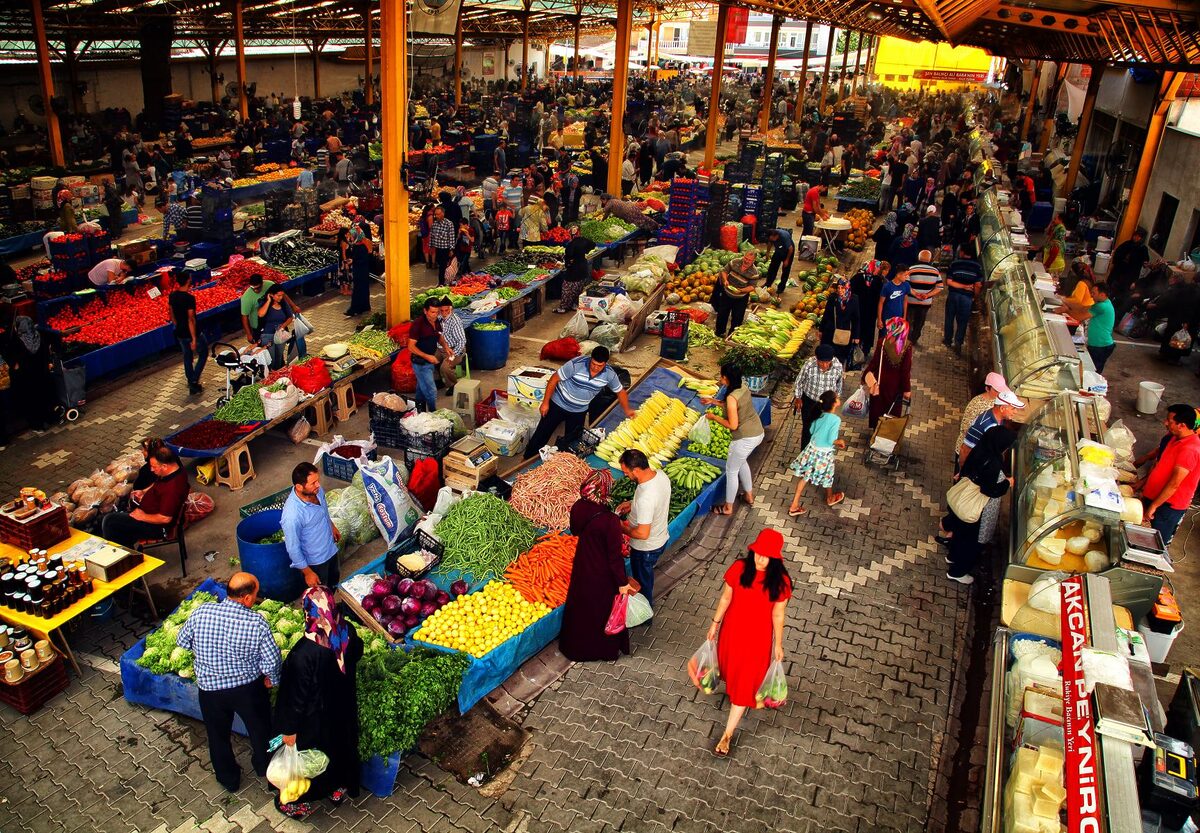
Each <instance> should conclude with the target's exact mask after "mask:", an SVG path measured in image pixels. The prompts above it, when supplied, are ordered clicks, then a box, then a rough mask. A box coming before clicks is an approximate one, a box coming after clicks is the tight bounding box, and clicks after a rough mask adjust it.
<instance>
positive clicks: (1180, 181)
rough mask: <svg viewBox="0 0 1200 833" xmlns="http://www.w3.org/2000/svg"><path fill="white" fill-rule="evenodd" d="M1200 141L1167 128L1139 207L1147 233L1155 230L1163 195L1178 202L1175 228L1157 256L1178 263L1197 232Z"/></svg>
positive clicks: (1179, 131) (1141, 220)
mask: <svg viewBox="0 0 1200 833" xmlns="http://www.w3.org/2000/svg"><path fill="white" fill-rule="evenodd" d="M1198 171H1200V138H1197V137H1196V136H1193V135H1191V134H1188V133H1185V132H1183V131H1181V130H1176V129H1174V128H1167V130H1166V132H1165V133H1164V135H1163V140H1162V145H1161V146H1160V147H1159V151H1158V158H1157V159H1156V160H1155V163H1154V171H1153V173H1151V175H1150V184H1149V187H1148V188H1147V189H1146V200H1145V202H1144V203H1142V213H1141V219H1140V225H1141V226H1142V227H1143V228H1145V229H1146V230H1147V231H1149V230H1151V229H1153V228H1154V221H1155V218H1156V217H1157V216H1158V210H1159V205H1160V203H1161V202H1162V196H1163V194H1164V193H1167V194H1170V195H1171V196H1173V197H1175V198H1176V199H1178V200H1179V208H1178V210H1177V211H1176V212H1175V224H1174V226H1173V227H1172V228H1171V234H1170V235H1169V236H1168V238H1167V242H1166V245H1165V246H1164V248H1163V250H1162V251H1161V252H1159V254H1161V255H1162V256H1163V257H1166V258H1169V259H1171V260H1178V259H1180V258H1181V257H1183V256H1185V255H1186V254H1187V249H1188V245H1189V244H1190V242H1191V240H1192V237H1193V236H1194V234H1195V231H1196V222H1197V219H1196V218H1197V216H1198V215H1197V212H1198V211H1200V187H1197V186H1198V185H1200V183H1197V181H1196V180H1197V177H1198V174H1197V172H1198Z"/></svg>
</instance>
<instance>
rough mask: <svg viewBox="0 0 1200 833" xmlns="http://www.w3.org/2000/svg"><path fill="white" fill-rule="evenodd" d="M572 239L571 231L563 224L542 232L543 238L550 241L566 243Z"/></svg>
mask: <svg viewBox="0 0 1200 833" xmlns="http://www.w3.org/2000/svg"><path fill="white" fill-rule="evenodd" d="M570 239H571V233H570V232H569V231H567V230H566V229H565V228H563V227H562V226H555V227H554V228H552V229H546V230H545V231H543V232H542V240H544V241H546V242H549V243H566V242H567V241H569V240H570Z"/></svg>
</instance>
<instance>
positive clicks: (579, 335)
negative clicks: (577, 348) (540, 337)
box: [558, 310, 590, 341]
mask: <svg viewBox="0 0 1200 833" xmlns="http://www.w3.org/2000/svg"><path fill="white" fill-rule="evenodd" d="M589 329H590V328H589V327H588V320H587V316H585V315H584V314H583V311H582V310H576V311H575V314H574V315H572V316H571V320H570V321H568V322H567V324H566V326H565V327H563V328H562V330H561V331H559V334H558V337H559V338H573V339H575V340H576V341H583V340H584V339H586V338H587V337H588V330H589Z"/></svg>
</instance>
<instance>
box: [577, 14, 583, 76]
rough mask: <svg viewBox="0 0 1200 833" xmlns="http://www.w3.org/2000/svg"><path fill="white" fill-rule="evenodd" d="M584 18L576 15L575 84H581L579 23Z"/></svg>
mask: <svg viewBox="0 0 1200 833" xmlns="http://www.w3.org/2000/svg"><path fill="white" fill-rule="evenodd" d="M582 19H583V18H582V17H581V16H580V15H575V82H576V83H579V23H580V21H581V20H582Z"/></svg>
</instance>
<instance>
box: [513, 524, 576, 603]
mask: <svg viewBox="0 0 1200 833" xmlns="http://www.w3.org/2000/svg"><path fill="white" fill-rule="evenodd" d="M578 540H579V539H577V538H576V537H575V536H574V535H564V534H563V533H561V532H548V533H546V534H545V535H543V536H542V537H541V538H539V539H538V541H537V543H536V544H534V545H533V547H532V548H531V549H530V550H529V552H527V553H525V554H523V555H521V556H519V557H518V558H517V560H516V561H514V562H512V563H511V564H509V565H508V569H506V570H505V571H504V578H505V580H507V581H508V583H509V584H511V585H512V586H513V587H515V588H517V590H518V591H520V593H521V595H522V596H524V597H525V600H526V601H528V602H541V603H542V604H544V605H547V606H549V607H558V606H559V605H561V604H563V603H565V602H566V601H567V587H568V586H569V585H570V584H571V566H572V564H574V562H575V544H576V543H577V541H578Z"/></svg>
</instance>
